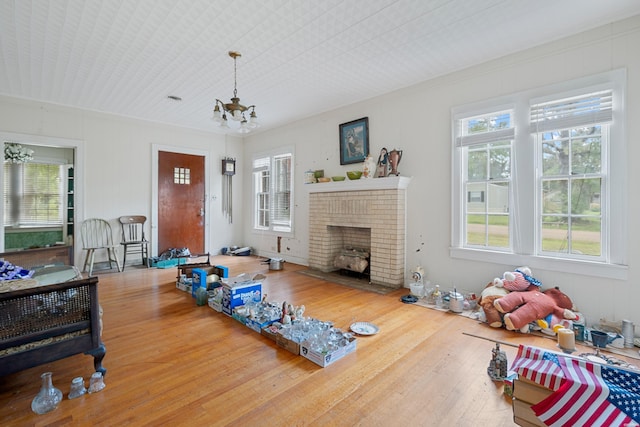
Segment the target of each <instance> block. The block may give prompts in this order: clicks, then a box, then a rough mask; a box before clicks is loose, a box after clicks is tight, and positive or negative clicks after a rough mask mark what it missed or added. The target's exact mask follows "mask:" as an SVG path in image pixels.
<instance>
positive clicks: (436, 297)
mask: <svg viewBox="0 0 640 427" xmlns="http://www.w3.org/2000/svg"><path fill="white" fill-rule="evenodd" d="M433 299H434V301H435V304H436V307H438V308H442V305H443V304H444V302H443V301H442V292H440V285H436V290H435V291H433Z"/></svg>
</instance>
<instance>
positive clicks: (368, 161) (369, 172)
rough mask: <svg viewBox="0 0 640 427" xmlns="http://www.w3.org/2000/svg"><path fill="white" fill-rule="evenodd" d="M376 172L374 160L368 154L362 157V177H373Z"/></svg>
mask: <svg viewBox="0 0 640 427" xmlns="http://www.w3.org/2000/svg"><path fill="white" fill-rule="evenodd" d="M375 174H376V160H375V159H374V158H373V156H371V154H369V155H368V156H367V157H366V158H365V159H364V165H363V167H362V177H363V178H373V177H375Z"/></svg>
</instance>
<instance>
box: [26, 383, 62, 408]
mask: <svg viewBox="0 0 640 427" xmlns="http://www.w3.org/2000/svg"><path fill="white" fill-rule="evenodd" d="M51 375H52V373H51V372H45V373H44V374H42V375H41V376H40V377H41V378H42V387H40V392H39V393H38V394H37V395H36V397H34V398H33V400H32V401H31V410H32V411H33V412H35V413H36V414H39V415H40V414H46V413H47V412H51V411H53V410H54V409H56V408H57V407H58V405H59V404H60V402H61V401H62V392H61V391H60V390H58V389H57V388H55V387H54V386H53V382H52V381H51Z"/></svg>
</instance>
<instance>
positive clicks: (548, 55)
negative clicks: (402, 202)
mask: <svg viewBox="0 0 640 427" xmlns="http://www.w3.org/2000/svg"><path fill="white" fill-rule="evenodd" d="M638 46H640V16H638V17H634V18H631V19H628V20H625V21H621V22H617V23H614V24H611V25H606V26H603V27H601V28H598V29H595V30H593V31H589V32H586V33H583V34H578V35H576V36H573V37H570V38H567V39H563V40H561V41H558V42H554V43H551V44H548V45H544V46H541V47H538V48H534V49H530V50H527V51H523V52H520V53H517V54H513V55H509V56H506V57H504V58H501V59H499V60H495V61H491V62H488V63H485V64H482V65H480V66H476V67H472V68H470V69H466V70H462V71H460V72H456V73H453V74H450V75H447V76H444V77H441V78H437V79H433V80H430V81H427V82H424V83H422V84H419V85H416V86H413V87H410V88H406V89H404V90H400V91H397V92H394V93H391V94H387V95H385V96H381V97H377V98H374V99H370V100H367V101H365V102H361V103H358V104H355V105H350V106H347V107H344V108H340V109H337V110H334V111H330V112H327V113H324V114H321V115H318V116H315V117H311V118H308V119H306V120H302V121H299V122H296V123H294V124H291V125H289V126H285V127H282V128H279V129H275V130H272V131H269V132H265V133H261V134H256V135H253V136H250V137H249V138H247V139H246V140H245V155H244V157H245V168H246V170H247V171H249V170H250V164H249V163H248V162H249V161H250V160H249V159H250V157H251V155H252V153H254V152H259V151H262V150H265V149H269V148H273V147H279V146H283V145H293V146H295V167H296V169H295V179H294V182H295V184H296V189H295V211H294V212H295V217H294V223H295V237H294V238H292V239H283V244H282V248H283V249H282V252H281V253H280V256H282V257H283V258H285V259H286V260H291V261H295V262H298V263H302V264H307V263H308V247H307V234H308V224H309V223H308V214H309V212H308V207H307V206H308V194H307V191H306V188H305V186H304V184H303V182H304V178H303V173H304V171H305V170H308V169H324V170H325V175H328V176H331V175H337V174H344V172H346V171H347V170H350V169H359V168H361V165H360V164H357V165H351V166H340V157H339V152H338V125H339V124H340V123H344V122H347V121H351V120H354V119H358V118H360V117H365V116H366V117H369V130H370V147H371V153H372V154H374V156H377V153H378V152H379V151H380V149H381V148H382V147H386V148H388V149H392V148H398V149H402V150H404V157H403V159H402V162H401V163H400V166H399V171H400V173H401V174H402V175H405V176H411V177H412V181H411V184H410V185H409V189H408V219H407V220H408V224H407V229H408V233H407V269H408V270H409V269H410V268H412V267H415V266H416V265H422V266H424V267H425V268H426V270H427V275H428V278H429V279H431V280H432V281H433V282H436V283H439V284H441V285H442V286H443V287H444V288H448V287H450V286H452V285H453V284H455V285H456V286H457V287H458V288H459V289H460V288H464V289H469V290H480V289H482V288H483V287H484V286H485V285H486V283H488V282H489V281H490V280H491V279H493V278H494V277H496V276H500V275H501V274H502V273H503V272H504V271H507V270H512V269H513V268H515V267H516V266H514V265H499V264H490V263H481V262H473V261H464V260H460V259H454V258H452V257H450V255H449V249H450V242H451V237H450V236H451V184H450V177H451V122H450V120H451V108H452V107H455V106H459V105H464V104H468V103H472V102H476V101H482V100H486V99H491V98H495V97H499V96H502V95H508V94H511V93H515V92H520V91H524V90H527V89H532V88H536V87H540V86H545V85H549V84H552V83H557V82H563V81H567V80H571V79H576V78H579V77H583V76H589V75H592V74H598V73H602V72H605V71H610V70H614V69H618V68H626V69H627V73H628V74H627V77H628V82H627V117H628V123H627V139H628V156H627V158H628V159H629V163H628V165H627V166H628V171H629V173H628V178H629V183H631V185H630V186H629V194H628V200H629V202H628V208H629V213H628V217H629V218H630V223H629V227H628V236H629V242H628V243H629V244H628V247H629V253H628V259H629V266H628V279H627V280H606V279H601V278H595V277H588V276H583V275H579V274H568V273H562V272H551V271H543V270H537V271H534V276H535V277H537V278H538V279H540V280H541V281H542V283H543V284H544V285H545V287H552V286H560V287H561V289H562V290H563V291H564V292H566V293H567V294H568V295H569V296H571V298H572V299H573V301H574V303H575V304H576V305H577V306H578V308H579V309H580V310H581V311H582V312H583V313H584V314H585V315H586V316H587V320H588V321H597V320H598V319H599V318H601V317H603V318H607V319H609V320H621V319H623V318H625V319H629V320H631V321H633V322H634V323H635V324H640V309H639V308H638V304H639V303H640V272H639V271H638V259H640V248H639V246H638V244H637V242H638V241H640V229H639V228H638V222H637V221H634V218H635V215H633V213H634V212H638V211H639V210H640V193H639V192H638V191H637V190H635V188H633V187H634V186H633V183H638V182H640V171H639V168H637V167H635V165H634V163H632V159H637V158H640V146H639V145H638V144H637V143H636V142H637V141H639V140H640V121H639V120H637V118H638V117H640V55H638V53H637V47H638ZM247 173H248V172H247ZM317 185H321V184H317ZM244 190H245V191H244V195H245V199H244V200H245V206H247V207H248V209H247V211H246V212H245V223H246V224H251V215H250V209H249V207H250V206H251V205H252V204H251V182H250V180H249V179H246V180H245V188H244ZM244 241H245V242H246V244H248V245H250V246H252V247H254V248H256V249H257V250H258V252H260V253H262V254H264V255H266V256H273V254H274V252H275V247H276V237H275V236H273V235H266V234H255V233H252V232H251V230H250V227H247V228H246V229H245V239H244ZM407 273H408V272H407ZM637 329H638V333H639V334H640V327H639V328H637Z"/></svg>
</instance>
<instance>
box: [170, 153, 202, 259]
mask: <svg viewBox="0 0 640 427" xmlns="http://www.w3.org/2000/svg"><path fill="white" fill-rule="evenodd" d="M204 202H205V186H204V156H196V155H191V154H180V153H172V152H166V151H159V152H158V255H159V254H162V253H163V252H164V251H166V250H167V249H169V248H189V251H191V253H192V254H199V253H203V252H204V223H205V217H204V215H205V211H204V208H205V204H204Z"/></svg>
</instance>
